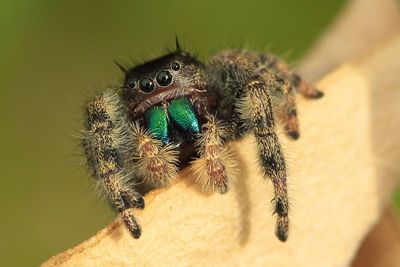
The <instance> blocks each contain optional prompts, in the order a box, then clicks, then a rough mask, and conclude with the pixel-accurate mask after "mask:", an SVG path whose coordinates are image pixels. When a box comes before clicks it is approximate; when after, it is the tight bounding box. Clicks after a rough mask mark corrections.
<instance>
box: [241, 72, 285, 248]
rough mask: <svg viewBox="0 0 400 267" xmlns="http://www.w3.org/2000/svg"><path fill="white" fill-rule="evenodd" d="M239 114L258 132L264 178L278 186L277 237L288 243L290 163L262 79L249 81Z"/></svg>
mask: <svg viewBox="0 0 400 267" xmlns="http://www.w3.org/2000/svg"><path fill="white" fill-rule="evenodd" d="M236 106H237V112H238V113H239V117H240V118H241V120H242V121H243V122H244V123H245V125H246V126H247V128H248V129H251V130H252V131H253V132H254V135H255V138H256V142H257V147H258V158H259V162H260V165H261V169H262V171H263V174H264V177H265V178H266V179H267V178H271V180H272V182H273V184H274V190H275V197H274V199H273V202H274V213H276V214H277V226H276V236H277V237H278V238H279V240H281V241H286V239H287V237H288V231H289V219H288V212H289V202H288V195H287V183H286V177H287V172H286V163H285V159H284V156H283V153H282V148H281V145H280V143H279V140H278V136H277V134H276V129H275V118H274V112H273V109H272V103H271V97H270V95H269V92H268V90H267V87H266V84H265V83H264V81H263V80H261V79H260V78H259V77H253V78H249V79H247V80H246V81H245V83H244V85H243V94H242V97H240V98H239V99H238V103H237V104H236Z"/></svg>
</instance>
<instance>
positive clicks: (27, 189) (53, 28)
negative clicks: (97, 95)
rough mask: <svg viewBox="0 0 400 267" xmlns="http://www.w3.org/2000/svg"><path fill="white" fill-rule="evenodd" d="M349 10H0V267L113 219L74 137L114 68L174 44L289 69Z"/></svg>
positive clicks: (103, 6)
mask: <svg viewBox="0 0 400 267" xmlns="http://www.w3.org/2000/svg"><path fill="white" fill-rule="evenodd" d="M344 2H345V1H344V0H329V1H328V0H324V1H320V0H306V1H297V0H287V1H276V0H257V1H228V0H224V1H210V0H208V1H205V0H198V1H177V0H170V1H161V0H155V1H129V2H128V1H126V3H125V4H122V2H118V3H113V4H110V1H87V2H85V1H49V0H48V1H27V0H20V1H0V32H1V42H0V62H1V65H0V73H1V74H0V75H1V79H0V82H1V90H0V99H1V100H2V101H1V105H0V109H1V110H0V111H1V112H0V118H1V120H0V121H1V123H2V127H1V129H2V130H1V131H0V137H1V139H0V140H1V148H2V153H1V154H0V157H1V158H0V159H1V181H2V182H3V184H2V185H1V187H0V203H1V204H0V207H1V211H2V216H3V219H2V222H1V227H0V236H1V239H0V266H35V265H38V264H39V263H41V262H42V261H44V260H45V259H47V258H48V257H49V256H51V255H53V254H55V253H57V252H61V251H63V250H65V249H67V248H69V247H71V246H74V245H76V244H78V243H79V242H81V241H82V240H84V239H86V238H88V237H89V236H91V235H93V234H94V233H96V232H97V231H98V230H100V229H101V228H102V227H104V226H105V225H107V224H108V223H110V222H111V221H112V220H113V219H114V214H113V212H112V211H111V209H110V208H108V205H107V204H106V203H105V201H104V200H99V199H98V198H97V196H96V194H95V192H94V191H93V190H92V189H93V183H92V181H91V180H90V179H88V178H87V174H86V170H85V168H84V167H82V164H81V161H82V158H81V156H80V154H79V153H80V152H79V151H80V149H79V147H78V140H77V138H75V137H74V136H76V135H79V128H80V124H81V118H82V115H81V113H82V105H83V103H84V100H85V99H86V98H87V96H89V95H92V94H93V93H94V92H95V91H96V90H99V89H101V88H102V87H104V86H106V85H108V84H112V83H115V82H118V81H119V79H120V78H121V73H120V72H119V70H118V68H116V66H115V65H114V63H113V60H114V59H116V60H118V61H120V62H122V63H128V64H129V63H131V62H132V61H133V60H143V59H146V58H149V57H151V56H152V55H153V54H154V53H155V54H157V55H158V54H160V53H162V52H163V51H165V49H166V48H168V47H169V48H173V47H174V37H175V35H176V34H177V35H178V36H179V38H180V39H181V42H182V43H183V45H184V47H186V48H188V49H190V50H191V51H194V52H196V53H197V54H199V56H200V58H205V57H207V56H209V55H210V54H211V53H214V52H215V51H217V50H220V49H224V48H227V47H238V48H240V47H243V46H245V47H247V48H250V49H257V50H262V49H266V48H268V49H270V50H272V51H273V52H275V53H278V54H287V58H288V59H289V60H290V61H294V60H297V59H299V57H300V56H301V55H302V54H304V53H305V52H306V51H307V49H309V48H310V46H311V44H312V43H313V42H314V41H315V40H316V38H317V37H318V36H319V34H320V33H321V32H322V31H323V30H324V29H326V27H327V26H328V25H329V23H330V22H332V20H333V18H334V16H335V14H337V13H338V12H339V11H340V8H341V7H342V6H343V4H344ZM288 52H289V53H288ZM397 199H398V201H399V202H400V194H398V195H397Z"/></svg>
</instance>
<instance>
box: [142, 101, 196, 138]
mask: <svg viewBox="0 0 400 267" xmlns="http://www.w3.org/2000/svg"><path fill="white" fill-rule="evenodd" d="M145 117H146V123H147V129H149V131H150V132H151V133H152V134H153V135H154V136H155V137H156V138H157V139H158V140H160V141H161V142H163V143H164V144H167V143H168V142H169V136H168V134H169V130H170V127H171V126H170V125H169V123H173V124H174V125H175V126H177V127H178V128H179V129H181V130H182V131H184V132H189V133H199V132H200V124H199V120H198V118H197V116H196V113H195V112H194V110H193V105H192V103H190V100H189V99H187V98H178V99H175V100H173V101H172V102H171V103H170V104H169V106H168V107H167V108H165V107H163V106H156V107H153V108H151V109H149V110H148V111H147V112H146V116H145Z"/></svg>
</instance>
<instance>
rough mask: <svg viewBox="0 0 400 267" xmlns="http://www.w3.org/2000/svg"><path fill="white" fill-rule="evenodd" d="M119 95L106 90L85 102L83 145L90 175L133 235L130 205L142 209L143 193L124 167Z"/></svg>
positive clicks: (136, 227)
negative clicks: (140, 192) (85, 114)
mask: <svg viewBox="0 0 400 267" xmlns="http://www.w3.org/2000/svg"><path fill="white" fill-rule="evenodd" d="M121 118H124V116H123V114H122V113H121V108H120V104H119V99H118V97H117V96H116V95H115V94H113V93H112V92H111V91H107V92H105V93H103V94H101V95H100V96H97V97H95V98H94V99H93V100H91V101H90V102H89V103H88V105H87V121H86V123H87V124H86V130H85V132H84V138H83V143H82V145H83V148H84V151H85V154H86V157H87V162H88V164H89V167H90V169H91V172H92V176H93V177H94V178H95V179H96V180H97V181H98V184H99V185H100V188H102V189H103V191H104V192H105V193H106V194H107V195H108V197H109V200H110V201H111V203H112V204H113V206H114V207H115V209H116V210H117V211H118V212H119V214H120V216H121V218H122V221H123V222H124V224H125V225H126V227H127V228H128V230H129V231H130V233H131V234H132V236H133V237H134V238H139V237H140V234H141V229H140V226H139V224H138V223H137V221H136V219H135V217H134V215H133V214H132V211H131V210H130V209H129V208H132V207H133V208H141V209H143V208H144V200H143V198H142V196H141V195H140V194H139V193H138V192H136V191H135V189H134V187H133V186H132V184H131V181H130V178H131V175H130V174H129V173H128V171H127V169H126V166H125V164H126V163H125V160H124V157H125V155H124V154H125V150H124V146H125V145H126V142H127V136H126V131H125V130H124V128H123V126H122V125H123V123H122V122H121Z"/></svg>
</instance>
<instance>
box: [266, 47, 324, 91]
mask: <svg viewBox="0 0 400 267" xmlns="http://www.w3.org/2000/svg"><path fill="white" fill-rule="evenodd" d="M260 60H261V62H262V63H263V64H264V65H265V66H266V67H267V68H268V69H270V70H271V71H272V72H273V73H275V74H276V75H277V76H279V77H281V78H282V79H285V80H289V81H290V82H291V83H292V85H293V86H294V88H295V90H296V91H298V92H299V93H300V94H302V95H303V96H304V97H307V98H315V99H316V98H320V97H322V96H323V95H324V94H323V93H322V92H321V91H319V90H318V89H316V88H315V87H314V86H313V85H312V84H311V83H309V82H307V81H306V80H304V79H303V78H301V77H300V76H299V75H298V74H297V73H295V72H294V71H292V70H291V69H290V67H289V66H288V65H287V64H286V63H285V62H284V61H283V60H281V59H280V58H279V57H277V56H275V55H273V54H271V53H265V54H261V55H260Z"/></svg>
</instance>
